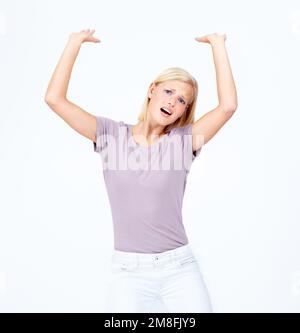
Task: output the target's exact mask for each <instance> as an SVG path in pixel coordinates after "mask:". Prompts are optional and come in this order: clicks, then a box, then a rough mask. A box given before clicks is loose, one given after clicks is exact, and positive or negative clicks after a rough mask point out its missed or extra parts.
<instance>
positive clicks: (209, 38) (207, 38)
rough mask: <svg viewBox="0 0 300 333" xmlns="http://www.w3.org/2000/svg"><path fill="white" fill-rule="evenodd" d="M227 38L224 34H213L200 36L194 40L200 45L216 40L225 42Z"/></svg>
mask: <svg viewBox="0 0 300 333" xmlns="http://www.w3.org/2000/svg"><path fill="white" fill-rule="evenodd" d="M226 38H227V36H226V34H224V35H221V34H217V33H213V34H209V35H205V36H201V37H196V38H195V40H196V41H197V42H200V43H209V44H210V43H211V42H212V41H214V40H216V39H221V40H224V42H225V40H226Z"/></svg>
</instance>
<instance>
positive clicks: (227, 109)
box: [224, 104, 238, 114]
mask: <svg viewBox="0 0 300 333" xmlns="http://www.w3.org/2000/svg"><path fill="white" fill-rule="evenodd" d="M237 107H238V105H237V104H231V105H229V106H226V107H225V108H224V112H225V113H231V114H233V113H234V112H235V111H236V109H237Z"/></svg>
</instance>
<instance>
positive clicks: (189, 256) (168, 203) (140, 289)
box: [45, 29, 237, 313]
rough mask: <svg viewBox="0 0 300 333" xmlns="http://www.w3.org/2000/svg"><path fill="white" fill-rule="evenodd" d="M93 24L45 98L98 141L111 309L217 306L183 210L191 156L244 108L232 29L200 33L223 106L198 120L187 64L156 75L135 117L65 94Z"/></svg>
mask: <svg viewBox="0 0 300 333" xmlns="http://www.w3.org/2000/svg"><path fill="white" fill-rule="evenodd" d="M94 32H95V30H89V29H88V30H82V31H80V32H78V33H72V34H71V35H70V37H69V40H68V43H67V46H66V47H65V49H64V51H63V54H62V56H61V58H60V60H59V63H58V64H57V66H56V68H55V71H54V73H53V76H52V78H51V81H50V83H49V86H48V89H47V92H46V95H45V102H46V103H47V104H48V105H49V107H50V108H51V109H52V110H53V111H54V112H55V113H56V114H58V115H59V116H60V117H61V118H63V120H64V121H66V122H67V123H68V124H69V125H70V126H71V127H72V128H73V129H74V130H75V131H77V132H78V133H80V134H81V135H83V136H85V137H87V138H88V139H90V140H91V141H92V142H93V148H94V151H95V152H97V153H99V154H100V156H101V159H102V163H103V175H104V180H105V184H106V188H107V192H108V196H109V201H110V206H111V207H110V208H111V212H112V218H113V227H114V249H113V252H112V257H111V259H112V261H111V263H112V266H111V267H112V279H111V284H110V289H109V290H108V295H107V296H108V299H107V306H108V307H107V312H133V313H134V312H145V313H148V312H156V311H157V310H156V308H155V306H154V305H155V304H156V301H157V300H160V301H161V302H162V303H163V304H164V306H165V311H166V312H178V313H183V312H184V313H187V312H213V309H212V303H211V300H210V297H209V294H208V290H207V288H206V284H205V281H204V278H203V275H202V272H201V269H200V265H199V263H198V261H197V259H196V258H195V256H194V254H193V250H192V248H191V246H190V244H189V242H188V237H187V235H186V233H185V228H184V225H183V222H182V215H181V208H182V201H183V196H184V192H185V185H186V179H187V175H188V172H189V170H190V167H191V164H192V162H193V161H194V159H195V158H196V157H197V156H198V155H199V153H200V151H201V149H202V147H203V145H204V144H206V143H207V142H208V141H209V140H210V139H211V138H212V137H213V136H214V135H215V134H216V133H217V132H218V130H219V129H220V128H221V127H222V126H223V125H224V124H225V123H226V122H227V121H228V120H229V119H230V118H231V116H232V115H233V113H234V112H235V110H236V108H237V94H236V89H235V84H234V80H233V76H232V73H231V69H230V64H229V60H228V56H227V52H226V49H225V40H226V35H219V34H216V33H214V34H210V35H206V36H202V37H198V38H195V40H196V41H197V42H202V43H208V44H210V45H211V47H212V52H213V58H214V63H215V68H216V78H217V89H218V98H219V103H218V105H217V107H216V108H214V109H213V110H211V111H209V112H207V113H206V114H204V115H203V116H202V117H201V118H199V119H198V120H196V121H195V120H194V116H195V108H196V102H197V95H198V84H197V81H196V80H195V78H194V77H193V76H192V75H191V74H190V73H188V72H187V71H186V70H184V69H182V68H178V67H171V68H167V69H165V70H163V71H162V72H161V73H160V74H159V75H158V76H157V77H156V79H155V80H153V82H151V84H150V86H149V89H148V91H147V94H146V97H145V101H144V104H143V107H142V111H141V113H140V115H139V117H138V122H137V124H135V125H133V124H128V123H126V122H124V121H122V120H119V121H117V120H115V119H111V118H109V117H104V116H98V115H92V114H90V113H88V112H86V111H85V110H83V109H82V108H80V107H79V106H77V105H75V104H74V103H72V102H71V101H69V100H68V99H67V97H66V94H67V88H68V83H69V79H70V76H71V71H72V67H73V64H74V62H75V59H76V57H77V54H78V52H79V50H80V47H81V44H82V43H86V42H94V43H99V42H100V40H99V39H97V38H95V37H94V35H93V34H94Z"/></svg>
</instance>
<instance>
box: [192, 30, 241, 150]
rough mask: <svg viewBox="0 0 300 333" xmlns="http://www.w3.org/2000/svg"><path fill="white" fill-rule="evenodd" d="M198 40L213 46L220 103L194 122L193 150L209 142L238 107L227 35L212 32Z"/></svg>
mask: <svg viewBox="0 0 300 333" xmlns="http://www.w3.org/2000/svg"><path fill="white" fill-rule="evenodd" d="M195 39H196V40H197V41H198V42H203V43H209V44H210V45H211V47H212V53H213V59H214V64H215V69H216V81H217V91H218V99H219V103H218V106H217V107H216V108H214V109H213V110H211V111H209V112H207V113H205V114H204V115H203V116H202V117H201V118H199V119H198V120H197V121H195V122H194V123H193V127H192V134H193V150H196V149H199V148H200V147H201V146H202V145H204V144H205V143H207V142H208V141H209V140H210V139H211V138H212V137H213V136H214V135H215V134H216V133H217V132H218V131H219V129H220V128H221V127H222V126H223V125H224V124H225V123H226V122H227V121H228V120H229V119H230V118H231V117H232V115H233V113H234V112H235V110H236V109H237V105H238V100H237V92H236V87H235V83H234V79H233V75H232V72H231V67H230V63H229V59H228V54H227V51H226V48H225V40H226V35H218V34H211V35H207V36H203V37H197V38H195Z"/></svg>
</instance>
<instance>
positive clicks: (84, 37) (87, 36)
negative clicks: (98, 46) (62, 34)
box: [70, 29, 100, 43]
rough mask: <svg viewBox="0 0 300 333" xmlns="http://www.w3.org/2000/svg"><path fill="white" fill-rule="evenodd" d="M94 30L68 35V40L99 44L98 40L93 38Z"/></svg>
mask: <svg viewBox="0 0 300 333" xmlns="http://www.w3.org/2000/svg"><path fill="white" fill-rule="evenodd" d="M94 32H95V29H86V30H81V31H80V32H73V33H71V34H70V39H78V40H79V41H80V42H81V43H85V42H91V43H100V39H98V38H96V37H94V36H93V34H94Z"/></svg>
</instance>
